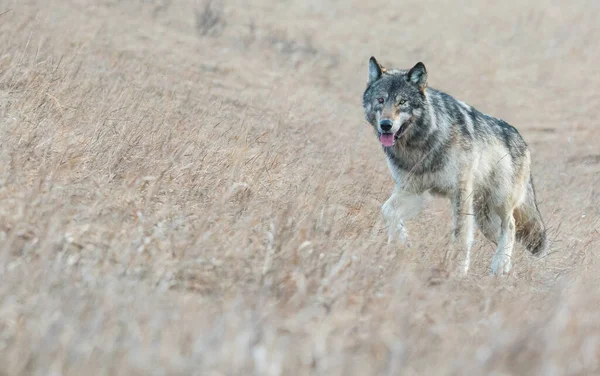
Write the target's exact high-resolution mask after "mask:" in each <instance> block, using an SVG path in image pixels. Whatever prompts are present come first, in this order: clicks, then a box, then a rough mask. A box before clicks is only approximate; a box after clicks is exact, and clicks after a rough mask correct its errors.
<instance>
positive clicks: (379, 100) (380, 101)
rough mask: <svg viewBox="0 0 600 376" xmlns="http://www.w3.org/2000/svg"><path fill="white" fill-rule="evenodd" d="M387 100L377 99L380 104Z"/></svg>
mask: <svg viewBox="0 0 600 376" xmlns="http://www.w3.org/2000/svg"><path fill="white" fill-rule="evenodd" d="M384 101H385V100H384V99H383V98H377V102H379V104H383V102H384Z"/></svg>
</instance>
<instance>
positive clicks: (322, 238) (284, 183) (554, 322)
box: [0, 0, 600, 376]
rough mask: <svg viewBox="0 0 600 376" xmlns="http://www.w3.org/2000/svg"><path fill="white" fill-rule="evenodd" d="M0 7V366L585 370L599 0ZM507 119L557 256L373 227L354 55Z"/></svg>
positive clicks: (596, 366) (331, 371)
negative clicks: (465, 268) (499, 256)
mask: <svg viewBox="0 0 600 376" xmlns="http://www.w3.org/2000/svg"><path fill="white" fill-rule="evenodd" d="M248 3H249V2H246V1H239V0H225V1H212V2H201V1H193V0H180V1H179V0H178V1H170V0H154V1H152V0H151V1H142V0H122V1H115V0H112V1H109V0H105V1H92V0H63V1H58V0H50V1H41V0H38V1H35V0H26V1H14V0H8V1H4V2H0V35H1V37H0V375H48V374H55V375H81V374H86V375H90V376H91V375H192V374H197V375H247V374H260V375H296V374H297V375H309V374H319V375H379V374H382V375H388V374H389V375H397V374H403V375H417V374H419V375H425V374H427V375H433V374H435V375H459V374H460V375H462V374H480V375H481V374H493V375H509V374H510V375H523V374H532V375H533V374H544V375H563V374H573V375H576V374H577V375H579V374H589V373H593V372H600V321H599V320H598V309H599V308H598V307H600V290H599V289H598V285H599V284H598V283H599V282H600V281H599V279H600V277H599V276H598V271H597V269H596V266H597V265H599V264H600V255H599V254H598V252H599V251H600V220H599V218H600V141H598V140H599V139H600V128H599V125H598V121H599V119H598V113H599V110H600V96H599V95H598V87H600V70H598V61H599V59H600V44H598V40H599V39H600V23H599V22H598V19H599V18H600V4H598V3H597V2H596V1H592V0H589V1H585V0H579V1H575V2H572V3H570V5H568V6H567V5H566V4H563V3H562V2H558V1H547V2H544V3H539V4H535V5H533V4H532V5H527V4H522V3H521V2H519V1H517V0H509V1H506V2H504V3H503V4H502V5H490V4H489V3H488V2H486V1H479V2H467V1H457V2H453V4H452V5H441V4H439V3H438V2H437V1H433V0H419V1H416V0H415V1H413V0H409V1H406V2H403V4H402V5H401V6H398V7H395V8H394V7H391V6H392V5H391V3H390V2H384V1H377V0H376V1H369V2H363V1H331V2H328V4H326V5H325V4H323V3H322V2H319V1H313V0H310V1H300V0H298V1H296V0H289V1H271V2H268V1H265V0H258V1H253V2H250V3H252V5H249V4H248ZM371 55H375V56H376V57H377V58H378V59H379V60H380V61H381V62H382V63H383V64H384V65H386V66H395V67H402V68H408V67H410V66H412V65H414V63H416V62H417V61H423V62H424V63H425V64H426V65H427V68H428V72H429V83H430V86H432V87H435V88H438V89H442V90H444V91H446V92H448V93H450V94H452V95H455V96H456V97H458V98H460V99H462V100H464V101H465V102H468V103H470V104H472V105H474V106H475V107H477V108H478V109H480V110H482V111H484V112H487V113H490V114H493V115H495V116H497V117H501V118H503V119H505V120H506V121H508V122H510V123H511V124H514V125H515V126H516V127H517V128H518V129H519V130H520V132H521V133H522V134H523V136H524V138H525V139H526V141H527V142H528V144H529V145H530V147H531V150H532V156H533V172H534V178H535V180H536V188H537V191H538V192H537V193H538V201H539V205H540V210H541V212H542V214H543V216H544V217H545V220H546V222H547V224H548V226H549V228H550V230H549V233H550V238H551V240H552V246H551V252H550V254H549V255H548V256H547V257H544V258H542V259H539V258H535V257H531V256H530V255H529V254H527V252H526V251H525V250H524V249H523V248H522V247H521V246H519V248H517V250H516V251H515V255H516V260H515V262H514V263H513V264H514V268H513V270H512V272H511V274H510V275H509V276H507V277H505V278H493V277H491V276H490V275H489V265H490V261H491V256H492V254H493V251H494V247H493V245H492V244H490V243H489V242H487V241H485V239H484V238H483V237H482V236H481V234H479V233H478V234H477V236H476V243H475V245H474V248H473V256H472V268H471V271H470V273H469V276H468V277H466V278H454V277H450V276H448V273H447V272H446V270H445V269H444V267H443V265H442V261H443V258H444V254H445V252H446V250H447V249H448V247H449V246H450V229H451V216H450V210H449V209H450V208H449V204H448V203H447V202H446V201H444V200H440V199H432V200H431V202H429V204H428V208H427V209H426V210H425V211H424V212H423V214H422V215H421V216H420V217H419V218H417V219H415V220H412V221H410V222H409V223H408V226H409V231H410V233H411V247H410V248H408V247H405V246H398V245H388V244H387V243H386V240H387V237H386V231H385V228H384V227H383V223H382V220H381V216H380V211H379V210H380V206H381V204H382V203H383V202H384V201H385V200H386V199H387V197H388V195H389V194H390V193H391V191H392V188H393V182H392V180H391V177H390V174H389V172H388V170H387V166H386V164H385V159H384V155H383V153H382V151H381V147H380V145H379V143H378V141H377V140H376V137H375V136H374V135H373V133H372V130H371V129H370V128H369V126H368V125H367V124H366V123H365V121H364V120H363V112H362V108H361V96H362V91H363V89H364V87H365V84H366V79H367V61H368V58H369V57H370V56H371Z"/></svg>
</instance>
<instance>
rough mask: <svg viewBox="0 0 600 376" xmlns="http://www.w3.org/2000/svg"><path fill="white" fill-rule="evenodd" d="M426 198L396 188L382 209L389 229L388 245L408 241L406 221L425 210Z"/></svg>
mask: <svg viewBox="0 0 600 376" xmlns="http://www.w3.org/2000/svg"><path fill="white" fill-rule="evenodd" d="M424 202H425V200H424V198H423V196H422V195H416V194H413V193H409V192H406V191H404V190H402V189H399V188H396V189H395V190H394V192H393V193H392V195H391V196H390V198H388V199H387V201H386V202H385V203H384V204H383V206H382V207H381V213H382V214H383V218H384V219H385V224H386V226H387V228H388V243H389V242H391V241H392V240H394V239H399V240H400V242H402V244H406V242H407V241H408V232H407V231H406V227H405V226H404V221H405V220H408V219H410V218H413V217H414V216H416V215H417V214H419V212H420V211H421V210H422V209H423V206H424Z"/></svg>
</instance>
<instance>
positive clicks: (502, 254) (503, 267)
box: [492, 209, 515, 275]
mask: <svg viewBox="0 0 600 376" xmlns="http://www.w3.org/2000/svg"><path fill="white" fill-rule="evenodd" d="M512 212H513V210H512V209H511V210H507V211H504V213H502V215H501V218H502V224H501V225H500V237H499V238H498V248H497V249H496V253H495V254H494V257H493V258H492V274H494V275H499V274H506V273H508V272H509V271H510V268H511V267H512V260H511V258H512V252H513V248H514V246H515V219H514V217H513V213H512Z"/></svg>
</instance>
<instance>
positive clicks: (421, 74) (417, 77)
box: [408, 62, 427, 92]
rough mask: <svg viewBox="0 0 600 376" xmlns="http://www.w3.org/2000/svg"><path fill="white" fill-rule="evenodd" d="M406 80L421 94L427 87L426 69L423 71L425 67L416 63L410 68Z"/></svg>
mask: <svg viewBox="0 0 600 376" xmlns="http://www.w3.org/2000/svg"><path fill="white" fill-rule="evenodd" d="M408 80H409V81H410V82H412V83H413V84H415V85H417V86H418V87H419V90H421V92H425V88H426V87H427V69H425V65H424V64H423V63H421V62H418V63H417V64H416V65H415V66H414V67H412V68H411V70H410V71H409V72H408Z"/></svg>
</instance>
